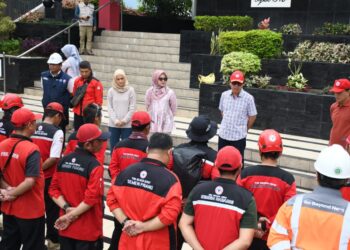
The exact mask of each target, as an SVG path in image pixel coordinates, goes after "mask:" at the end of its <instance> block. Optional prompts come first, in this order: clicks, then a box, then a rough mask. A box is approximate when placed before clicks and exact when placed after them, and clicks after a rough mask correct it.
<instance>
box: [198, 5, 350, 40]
mask: <svg viewBox="0 0 350 250" xmlns="http://www.w3.org/2000/svg"><path fill="white" fill-rule="evenodd" d="M250 3H251V1H250V0H200V1H197V15H212V16H223V15H248V16H251V17H253V18H254V21H255V23H256V24H257V23H258V22H260V21H261V20H262V19H264V18H266V17H271V25H270V27H271V28H279V27H281V26H282V25H284V24H288V23H299V24H300V25H301V27H302V29H303V32H304V33H306V34H311V33H312V32H313V30H314V29H315V27H319V26H321V25H322V24H323V23H324V22H334V23H335V22H341V23H349V16H350V1H348V0H332V1H330V0H291V8H251V7H250Z"/></svg>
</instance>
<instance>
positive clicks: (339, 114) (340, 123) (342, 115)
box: [329, 98, 350, 147]
mask: <svg viewBox="0 0 350 250" xmlns="http://www.w3.org/2000/svg"><path fill="white" fill-rule="evenodd" d="M330 113H331V119H332V123H333V127H332V129H331V134H330V137H329V145H333V144H339V145H341V146H343V147H345V144H346V138H347V137H348V136H349V135H350V98H349V100H347V101H346V102H345V103H344V105H343V106H339V104H338V103H337V102H335V103H333V104H332V105H331V109H330Z"/></svg>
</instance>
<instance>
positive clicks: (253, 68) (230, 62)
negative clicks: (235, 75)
mask: <svg viewBox="0 0 350 250" xmlns="http://www.w3.org/2000/svg"><path fill="white" fill-rule="evenodd" d="M235 70H240V71H242V72H243V73H244V74H246V75H249V74H256V73H258V72H259V71H260V70H261V61H260V59H259V57H257V56H256V55H254V54H251V53H247V52H231V53H229V54H227V55H225V56H224V57H223V58H222V60H221V68H220V71H221V72H222V74H223V75H224V79H228V76H230V75H231V74H232V72H233V71H235Z"/></svg>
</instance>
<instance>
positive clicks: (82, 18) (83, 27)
mask: <svg viewBox="0 0 350 250" xmlns="http://www.w3.org/2000/svg"><path fill="white" fill-rule="evenodd" d="M94 9H95V6H94V5H93V4H92V3H90V0H83V1H81V2H80V3H79V4H78V5H77V7H76V8H75V16H76V18H78V20H79V36H80V48H79V52H80V54H82V55H84V54H88V55H93V53H92V35H93V31H96V20H95V16H94ZM85 39H86V47H85Z"/></svg>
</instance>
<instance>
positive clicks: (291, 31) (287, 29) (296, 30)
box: [280, 23, 303, 36]
mask: <svg viewBox="0 0 350 250" xmlns="http://www.w3.org/2000/svg"><path fill="white" fill-rule="evenodd" d="M280 32H281V33H282V34H284V35H297V36H299V35H300V34H301V33H303V31H302V29H301V27H300V25H299V24H298V23H289V24H285V25H283V26H282V27H281V28H280Z"/></svg>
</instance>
